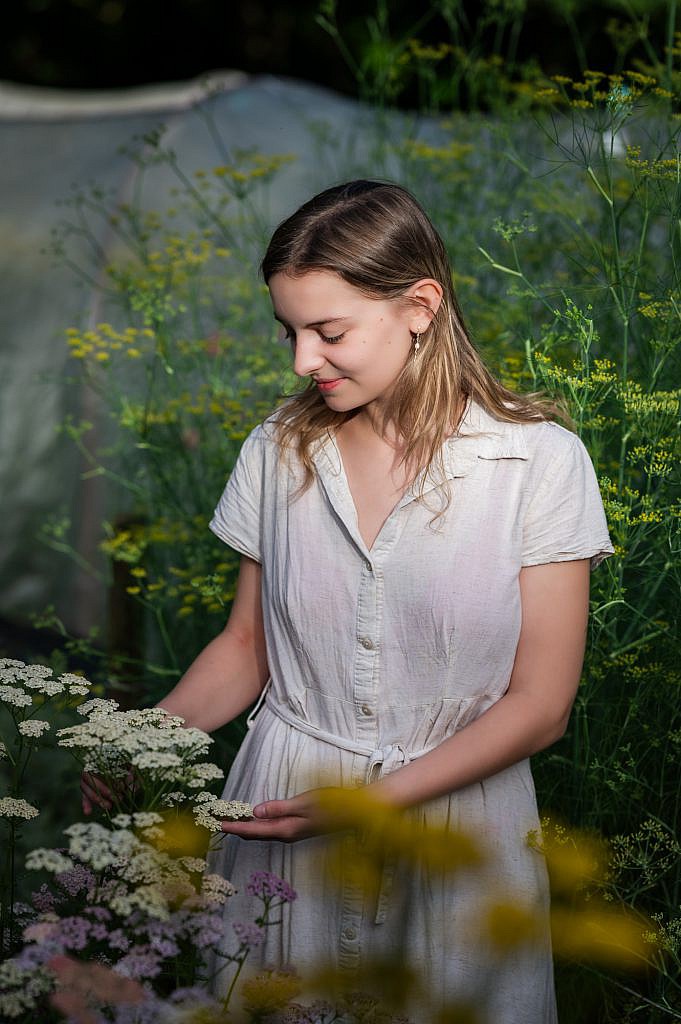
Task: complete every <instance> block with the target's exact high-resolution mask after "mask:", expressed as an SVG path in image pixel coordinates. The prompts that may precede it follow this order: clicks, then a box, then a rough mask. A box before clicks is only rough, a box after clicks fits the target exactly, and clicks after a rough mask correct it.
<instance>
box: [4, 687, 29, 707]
mask: <svg viewBox="0 0 681 1024" xmlns="http://www.w3.org/2000/svg"><path fill="white" fill-rule="evenodd" d="M0 700H2V701H4V702H5V704H13V705H14V707H15V708H27V707H29V706H30V705H31V704H32V703H33V700H32V698H31V696H30V695H29V694H28V693H24V691H23V690H20V689H19V688H18V687H17V686H4V685H3V686H0Z"/></svg>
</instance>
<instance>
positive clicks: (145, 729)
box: [57, 698, 223, 802]
mask: <svg viewBox="0 0 681 1024" xmlns="http://www.w3.org/2000/svg"><path fill="white" fill-rule="evenodd" d="M78 711H79V713H80V714H81V715H83V716H84V717H85V718H86V721H85V722H83V723H79V724H78V725H71V726H68V727H67V728H65V729H60V730H59V731H58V733H57V736H58V742H59V745H60V746H62V747H70V748H71V749H73V750H74V752H75V753H76V754H77V756H78V757H79V759H80V760H81V761H82V762H83V767H84V768H85V770H86V771H92V772H97V773H99V774H102V775H104V776H109V777H111V778H123V777H125V776H126V775H127V774H128V772H129V770H130V767H132V768H134V769H136V770H137V773H138V774H139V775H141V776H143V777H144V778H146V779H148V780H149V781H152V782H154V783H158V782H161V783H162V784H163V785H164V786H173V787H178V786H182V787H190V788H202V787H203V786H204V784H205V782H206V781H207V780H208V779H217V778H222V776H223V772H222V770H221V769H220V768H218V767H217V766H216V765H213V764H210V763H209V762H205V761H200V760H199V759H200V758H202V757H204V756H205V754H206V752H207V750H208V748H209V746H210V744H211V743H212V742H213V741H212V740H211V738H210V736H208V734H207V733H205V732H203V731H202V730H201V729H194V728H184V724H183V723H184V719H182V718H179V717H178V716H177V715H169V714H168V713H167V712H166V711H164V710H163V709H162V708H143V709H141V710H133V711H120V710H119V709H118V704H117V703H116V702H115V701H110V700H100V699H98V698H96V699H94V700H89V701H86V702H85V703H84V704H82V705H81V706H80V707H79V708H78ZM197 761H198V763H195V762H197ZM181 799H182V800H185V799H187V797H186V796H185V795H182V798H181ZM174 802H179V801H174Z"/></svg>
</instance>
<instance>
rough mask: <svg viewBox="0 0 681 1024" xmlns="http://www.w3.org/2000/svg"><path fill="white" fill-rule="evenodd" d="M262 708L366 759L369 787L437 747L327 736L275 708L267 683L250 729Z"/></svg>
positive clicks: (381, 908)
mask: <svg viewBox="0 0 681 1024" xmlns="http://www.w3.org/2000/svg"><path fill="white" fill-rule="evenodd" d="M263 704H265V705H266V707H267V708H268V709H269V710H270V711H271V712H272V713H273V714H274V715H276V717H277V718H279V719H280V720H281V721H282V722H285V723H286V724H287V725H290V726H291V727H292V728H293V729H297V730H298V731H299V732H303V733H305V734H306V735H307V736H312V737H314V739H316V740H320V741H321V742H322V743H328V744H329V745H330V746H333V747H337V748H338V749H340V750H346V751H347V752H348V753H349V754H359V756H360V757H366V758H367V766H366V771H365V774H364V782H365V785H369V783H371V782H376V781H377V780H378V779H380V778H382V776H383V775H387V774H389V773H390V772H393V771H395V769H397V768H401V767H402V766H403V765H405V764H409V762H410V761H414V760H415V759H416V758H418V757H423V755H424V754H427V753H429V752H430V751H431V750H434V749H435V747H436V746H437V744H433V745H432V746H430V747H425V748H424V749H423V750H417V751H411V750H408V749H407V748H406V747H405V745H404V744H402V743H388V744H387V745H386V746H384V747H375V748H374V747H371V746H369V745H368V744H365V743H356V742H355V741H354V740H351V739H348V738H347V737H346V736H339V735H337V734H336V733H333V732H327V731H326V730H325V729H320V728H319V727H318V726H316V725H312V723H311V722H306V721H304V720H303V719H302V718H298V716H297V715H295V714H294V713H293V712H292V711H291V710H290V709H289V708H286V707H283V706H282V705H281V704H276V703H275V702H274V701H273V700H272V699H271V698H270V694H269V682H268V684H267V685H266V687H265V689H264V690H263V692H262V694H261V696H260V700H259V701H258V703H257V705H256V706H255V708H254V709H253V711H252V712H251V714H250V715H249V716H248V720H247V725H248V728H249V729H250V728H251V726H252V725H253V722H254V720H255V716H256V714H257V712H258V711H259V710H260V708H261V707H262V705H263ZM395 868H396V861H395V857H394V856H393V855H390V856H389V857H388V858H387V860H386V863H385V864H384V866H383V871H382V877H381V884H380V887H379V893H378V902H377V906H376V916H375V918H374V923H375V924H382V923H383V922H384V921H385V917H386V913H387V909H388V900H389V896H390V892H391V891H392V887H393V881H394V876H395Z"/></svg>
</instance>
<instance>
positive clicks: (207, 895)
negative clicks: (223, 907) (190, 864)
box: [201, 875, 236, 905]
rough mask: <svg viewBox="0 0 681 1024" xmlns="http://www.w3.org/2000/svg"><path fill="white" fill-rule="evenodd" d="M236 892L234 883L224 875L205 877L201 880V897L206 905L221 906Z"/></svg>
mask: <svg viewBox="0 0 681 1024" xmlns="http://www.w3.org/2000/svg"><path fill="white" fill-rule="evenodd" d="M235 892H236V889H235V888H234V886H233V885H232V883H231V882H228V881H227V879H226V878H223V877H222V875H204V876H203V878H202V880H201V895H202V896H203V899H204V901H205V902H206V903H212V904H216V905H220V904H222V903H224V902H225V901H226V900H228V899H229V897H230V896H233V895H234V893H235Z"/></svg>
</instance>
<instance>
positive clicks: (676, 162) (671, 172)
mask: <svg viewBox="0 0 681 1024" xmlns="http://www.w3.org/2000/svg"><path fill="white" fill-rule="evenodd" d="M625 163H626V166H627V167H629V168H630V169H631V170H633V171H635V172H636V174H637V175H639V176H640V177H642V178H654V179H657V180H658V181H662V180H667V181H673V182H676V183H677V184H678V183H679V181H681V157H680V156H679V154H678V153H677V154H676V155H675V156H674V157H667V158H662V157H657V158H655V159H653V160H645V159H644V158H643V157H642V156H641V147H640V146H627V155H626V159H625Z"/></svg>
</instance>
